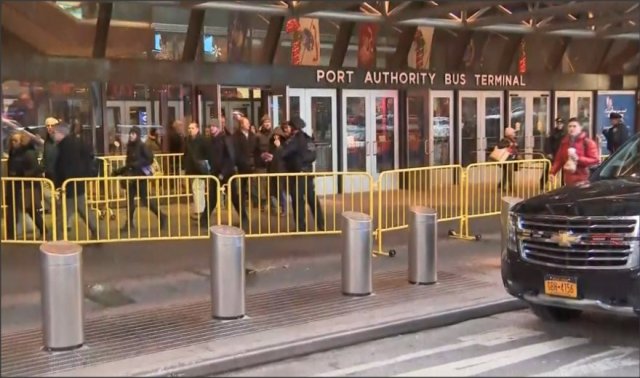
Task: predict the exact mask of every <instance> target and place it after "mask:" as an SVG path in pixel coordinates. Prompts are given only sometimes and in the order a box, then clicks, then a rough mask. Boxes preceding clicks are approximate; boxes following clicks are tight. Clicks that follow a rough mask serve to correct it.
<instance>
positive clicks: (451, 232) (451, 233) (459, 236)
mask: <svg viewBox="0 0 640 378" xmlns="http://www.w3.org/2000/svg"><path fill="white" fill-rule="evenodd" d="M449 236H450V237H452V238H455V239H460V240H467V241H473V240H475V241H480V239H482V235H480V234H478V235H474V236H470V235H462V234H459V233H457V232H456V231H454V230H449Z"/></svg>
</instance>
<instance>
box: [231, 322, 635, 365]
mask: <svg viewBox="0 0 640 378" xmlns="http://www.w3.org/2000/svg"><path fill="white" fill-rule="evenodd" d="M639 349H640V328H639V322H638V320H637V319H633V318H621V317H614V316H610V315H605V314H594V313H589V314H584V315H583V317H582V318H580V319H578V320H575V321H572V322H569V323H553V322H543V321H541V320H539V319H538V318H536V317H535V316H534V315H533V314H532V313H531V312H530V311H529V310H523V311H515V312H510V313H503V314H499V315H495V316H491V317H486V318H482V319H476V320H471V321H467V322H464V323H459V324H456V325H452V326H449V327H443V328H438V329H432V330H427V331H423V332H420V333H415V334H407V335H399V336H396V337H392V338H387V339H382V340H377V341H372V342H368V343H364V344H359V345H355V346H351V347H347V348H342V349H336V350H331V351H328V352H322V353H316V354H312V355H309V356H306V357H303V358H297V359H291V360H285V361H281V362H277V363H273V364H267V365H263V366H258V367H254V368H249V369H244V370H240V371H234V372H228V373H225V374H224V376H233V377H243V376H254V377H256V376H396V377H428V376H480V377H482V376H556V377H559V376H610V377H611V376H617V377H638V376H640V365H639V364H640V352H639Z"/></svg>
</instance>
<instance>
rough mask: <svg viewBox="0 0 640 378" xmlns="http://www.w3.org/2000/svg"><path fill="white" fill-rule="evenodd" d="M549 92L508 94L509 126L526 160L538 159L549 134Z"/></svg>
mask: <svg viewBox="0 0 640 378" xmlns="http://www.w3.org/2000/svg"><path fill="white" fill-rule="evenodd" d="M549 106H550V104H549V92H533V91H522V92H509V126H511V127H513V128H514V129H515V130H516V132H517V137H518V148H519V150H520V152H521V153H522V152H524V153H525V156H526V158H527V159H530V158H532V157H533V153H534V152H535V153H536V157H540V154H543V153H544V143H545V139H546V135H547V133H548V132H549V121H550V119H549V118H550V114H549Z"/></svg>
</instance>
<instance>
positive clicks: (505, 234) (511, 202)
mask: <svg viewBox="0 0 640 378" xmlns="http://www.w3.org/2000/svg"><path fill="white" fill-rule="evenodd" d="M519 202H522V198H518V197H502V207H501V212H500V225H501V227H500V236H501V240H500V241H501V244H500V246H501V247H502V250H503V251H506V250H507V239H508V238H509V212H510V211H511V209H512V208H513V207H514V206H515V205H517V204H518V203H519Z"/></svg>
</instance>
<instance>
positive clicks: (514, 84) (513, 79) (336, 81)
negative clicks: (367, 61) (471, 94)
mask: <svg viewBox="0 0 640 378" xmlns="http://www.w3.org/2000/svg"><path fill="white" fill-rule="evenodd" d="M316 84H319V85H326V86H349V87H360V86H362V87H369V86H377V87H405V86H406V87H428V88H431V87H437V88H456V89H462V88H476V89H479V88H505V87H508V88H526V87H527V82H526V80H525V76H524V75H511V74H481V73H447V72H445V73H438V72H428V71H401V72H397V71H372V70H365V71H362V70H349V69H317V70H316Z"/></svg>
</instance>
